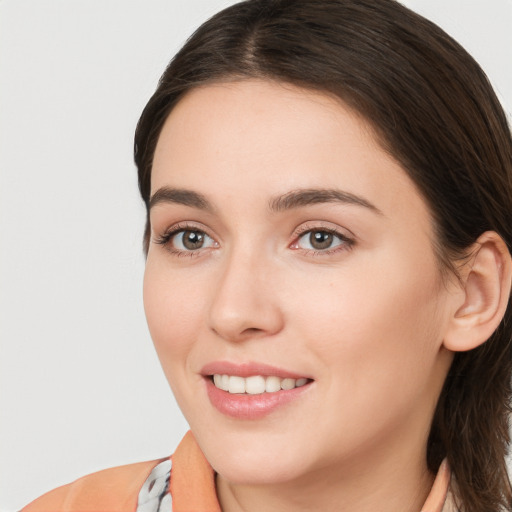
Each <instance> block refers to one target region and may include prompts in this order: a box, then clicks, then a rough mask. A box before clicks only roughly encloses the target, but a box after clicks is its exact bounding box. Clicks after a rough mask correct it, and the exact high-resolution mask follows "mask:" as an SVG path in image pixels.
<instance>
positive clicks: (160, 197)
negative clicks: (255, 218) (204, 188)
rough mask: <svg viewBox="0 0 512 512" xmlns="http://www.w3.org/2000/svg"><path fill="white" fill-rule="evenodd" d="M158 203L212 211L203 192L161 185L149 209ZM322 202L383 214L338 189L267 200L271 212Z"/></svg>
mask: <svg viewBox="0 0 512 512" xmlns="http://www.w3.org/2000/svg"><path fill="white" fill-rule="evenodd" d="M160 203H173V204H182V205H184V206H190V207H191V208H197V209H199V210H205V211H213V209H214V208H213V207H212V205H211V203H210V202H209V201H208V199H206V197H205V196H204V195H203V194H200V193H199V192H194V191H192V190H187V189H181V188H171V187H162V188H159V189H158V190H157V191H156V192H155V193H154V194H153V195H152V196H151V199H150V200H149V209H151V208H153V207H154V206H155V205H157V204H160ZM322 203H342V204H350V205H356V206H362V207H364V208H368V209H369V210H371V211H373V212H375V213H377V214H379V215H383V213H382V212H381V210H379V209H378V208H377V207H376V206H375V205H374V204H372V203H370V202H369V201H368V200H366V199H364V198H363V197H360V196H357V195H355V194H352V193H350V192H345V191H343V190H338V189H323V188H322V189H316V188H309V189H299V190H292V191H291V192H287V193H286V194H282V195H279V196H276V197H274V198H273V199H271V200H270V201H269V208H270V211H272V212H282V211H286V210H292V209H294V208H301V207H303V206H310V205H314V204H322Z"/></svg>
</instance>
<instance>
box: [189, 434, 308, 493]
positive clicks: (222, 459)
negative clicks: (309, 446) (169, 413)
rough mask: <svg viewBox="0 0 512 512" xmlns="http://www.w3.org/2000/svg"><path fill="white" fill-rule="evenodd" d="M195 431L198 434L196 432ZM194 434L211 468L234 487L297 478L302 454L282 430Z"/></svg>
mask: <svg viewBox="0 0 512 512" xmlns="http://www.w3.org/2000/svg"><path fill="white" fill-rule="evenodd" d="M196 432H197V431H196ZM202 434H203V433H201V432H197V433H195V437H196V440H197V442H198V444H199V446H200V447H201V449H202V451H203V453H204V454H205V456H206V458H207V460H208V462H209V463H210V464H211V465H212V467H213V469H214V470H215V471H216V472H217V473H219V474H220V475H221V476H222V477H223V478H225V479H226V480H227V481H229V482H232V483H236V484H252V485H264V484H276V483H283V482H287V481H290V480H294V479H296V478H298V477H299V476H300V475H301V474H302V473H303V472H304V470H305V466H304V454H303V451H302V450H301V449H300V448H299V447H298V446H300V444H301V443H299V444H297V443H294V442H293V440H292V439H290V435H289V434H287V433H286V432H284V431H283V430H281V431H277V432H275V431H274V432H272V433H271V434H266V433H265V432H254V431H253V432H248V431H245V432H243V431H242V432H240V431H238V432H236V431H235V432H233V431H231V432H226V433H220V432H218V431H217V432H216V433H214V432H212V431H211V430H210V431H208V432H206V433H204V435H202Z"/></svg>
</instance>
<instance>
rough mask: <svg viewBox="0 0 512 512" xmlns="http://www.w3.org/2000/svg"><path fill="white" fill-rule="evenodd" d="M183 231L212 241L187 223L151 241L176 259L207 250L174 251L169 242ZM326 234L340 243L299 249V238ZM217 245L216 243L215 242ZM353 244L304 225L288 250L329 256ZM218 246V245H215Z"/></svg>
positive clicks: (320, 228) (323, 229)
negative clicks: (330, 247) (327, 247)
mask: <svg viewBox="0 0 512 512" xmlns="http://www.w3.org/2000/svg"><path fill="white" fill-rule="evenodd" d="M185 231H194V232H198V233H202V234H204V235H206V236H207V237H208V238H210V239H212V240H214V238H213V237H211V236H210V235H209V234H208V233H207V232H206V231H205V230H204V229H201V228H199V227H198V226H195V225H191V224H187V223H180V224H176V225H175V226H173V227H172V228H171V229H169V230H168V231H166V232H165V233H163V234H162V235H159V236H158V237H156V238H155V239H154V240H153V241H154V243H155V244H158V245H162V246H164V247H165V248H166V249H167V250H168V251H169V252H170V253H172V254H173V255H175V256H178V257H186V256H188V257H195V256H198V255H199V254H200V253H201V252H202V250H201V249H203V250H204V249H209V247H206V248H199V249H197V250H188V251H187V250H181V249H176V248H175V247H173V246H172V244H171V243H170V242H171V240H172V239H173V238H174V237H175V236H176V235H178V234H179V233H182V232H185ZM315 232H316V233H328V234H330V235H332V236H334V237H336V238H337V239H338V240H339V241H340V243H339V244H338V245H336V246H334V247H333V248H332V249H324V250H322V249H316V250H315V249H301V248H300V247H299V246H298V244H299V241H300V239H301V238H303V237H304V236H306V235H308V234H309V235H310V234H311V233H315ZM215 243H216V244H217V242H215ZM354 244H355V240H354V239H353V238H350V237H348V236H346V235H344V234H342V233H340V232H339V231H338V230H336V229H334V228H332V227H325V226H318V225H316V226H311V225H304V226H302V227H301V229H300V230H298V231H297V232H296V233H295V235H294V241H293V242H292V243H291V244H290V245H289V247H290V249H292V250H302V251H303V252H304V253H305V254H307V255H312V256H329V255H331V254H334V253H338V252H341V251H347V250H350V249H351V248H352V247H353V246H354ZM217 245H218V244H217Z"/></svg>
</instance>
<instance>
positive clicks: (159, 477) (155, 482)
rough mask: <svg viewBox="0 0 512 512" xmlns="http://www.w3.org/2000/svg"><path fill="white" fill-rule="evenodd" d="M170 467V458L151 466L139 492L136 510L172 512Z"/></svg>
mask: <svg viewBox="0 0 512 512" xmlns="http://www.w3.org/2000/svg"><path fill="white" fill-rule="evenodd" d="M171 468H172V461H171V459H167V460H164V461H163V462H160V464H158V465H156V466H155V467H154V468H153V470H152V471H151V473H150V474H149V476H148V477H147V478H146V481H145V482H144V484H143V486H142V488H141V490H140V492H139V498H138V502H137V510H136V512H172V497H171V493H170V492H168V490H169V482H170V480H171Z"/></svg>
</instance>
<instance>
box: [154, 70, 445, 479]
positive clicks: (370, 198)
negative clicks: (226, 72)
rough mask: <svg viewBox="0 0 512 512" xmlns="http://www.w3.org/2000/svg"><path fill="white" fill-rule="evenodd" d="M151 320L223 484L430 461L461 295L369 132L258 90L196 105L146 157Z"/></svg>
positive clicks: (244, 89) (283, 93) (181, 112)
mask: <svg viewBox="0 0 512 512" xmlns="http://www.w3.org/2000/svg"><path fill="white" fill-rule="evenodd" d="M150 222H151V241H150V246H149V253H148V257H147V265H146V273H145V280H144V302H145V309H146V315H147V320H148V324H149V328H150V331H151V335H152V338H153V340H154V343H155V346H156V349H157V352H158V355H159V358H160V361H161V364H162V367H163V369H164V371H165V374H166V376H167V379H168V381H169V383H170V386H171V388H172V390H173V392H174V394H175V396H176V399H177V401H178V403H179V405H180V407H181V409H182V411H183V413H184V415H185V417H186V419H187V420H188V422H189V424H190V426H191V429H192V431H193V432H194V434H195V436H196V439H197V441H198V443H199V445H200V446H201V448H202V450H203V452H204V453H205V455H206V457H207V459H208V460H209V462H210V463H211V464H212V466H213V467H214V469H215V470H216V471H217V472H218V473H219V474H220V475H221V476H222V477H223V478H225V479H227V480H229V481H231V482H240V483H266V482H267V483H268V482H288V481H294V480H296V481H298V480H300V478H302V477H304V476H306V475H308V474H309V475H310V474H313V473H315V474H317V475H320V474H321V473H322V472H324V473H325V474H329V475H334V474H336V475H339V474H340V473H342V472H344V471H345V472H348V471H354V468H361V470H363V469H364V465H365V464H370V463H371V464H376V461H378V460H380V458H384V457H389V456H392V457H397V458H403V459H404V460H416V459H418V458H419V459H421V460H424V458H425V453H424V452H425V445H426V440H427V435H428V431H429V425H430V422H431V418H432V414H433V410H434V407H435V403H436V400H437V397H438V394H439V392H440V389H441V386H442V382H443V380H444V377H445V375H446V372H447V369H448V366H449V362H450V361H449V357H448V356H447V354H446V351H445V350H444V349H443V347H442V341H443V333H444V332H445V330H446V329H447V323H448V314H447V311H448V310H449V304H450V300H451V293H450V291H449V287H447V286H445V285H444V284H443V282H442V279H441V277H440V271H439V266H438V263H437V261H436V257H435V255H434V252H433V248H432V247H433V227H432V223H431V219H430V216H429V211H428V208H427V206H426V205H425V203H424V201H423V199H422V198H421V196H420V195H419V193H418V192H417V191H416V189H415V187H414V185H413V183H412V182H411V181H410V179H409V178H408V176H407V175H406V173H405V172H404V170H403V169H402V168H401V167H400V166H399V165H398V163H397V162H396V161H395V160H394V159H393V158H391V157H390V156H389V155H388V154H387V153H386V152H384V151H383V150H382V149H381V148H380V147H379V145H378V144H377V142H376V140H375V138H374V137H373V135H372V132H371V129H370V128H369V127H368V126H367V124H366V123H365V122H364V121H362V120H361V119H360V118H358V117H357V116H356V115H355V114H354V113H353V112H351V111H350V110H349V109H348V108H347V107H345V106H344V105H343V104H341V103H340V102H339V101H338V100H335V99H333V98H331V97H329V96H327V95H323V94H321V93H317V92H310V91H304V90H301V89H298V88H295V87H292V86H288V85H282V84H277V83H270V82H265V81H256V80H254V81H240V82H231V83H220V84H214V85H209V86H205V87H201V88H197V89H195V90H192V91H191V92H190V93H189V94H188V95H187V96H186V97H185V98H184V99H182V100H181V101H180V102H179V103H178V105H177V106H176V107H175V108H174V110H173V111H172V113H171V114H170V116H169V118H168V119H167V121H166V123H165V125H164V128H163V130H162V133H161V136H160V138H159V141H158V144H157V148H156V152H155V155H154V164H153V174H152V201H151V209H150Z"/></svg>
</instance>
